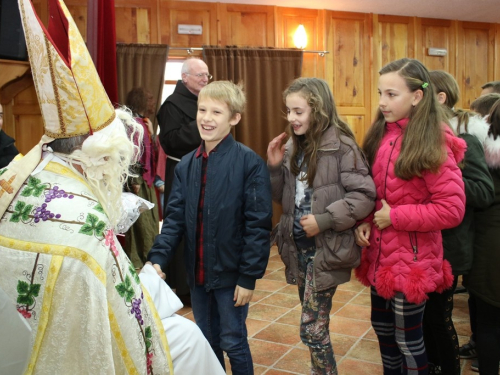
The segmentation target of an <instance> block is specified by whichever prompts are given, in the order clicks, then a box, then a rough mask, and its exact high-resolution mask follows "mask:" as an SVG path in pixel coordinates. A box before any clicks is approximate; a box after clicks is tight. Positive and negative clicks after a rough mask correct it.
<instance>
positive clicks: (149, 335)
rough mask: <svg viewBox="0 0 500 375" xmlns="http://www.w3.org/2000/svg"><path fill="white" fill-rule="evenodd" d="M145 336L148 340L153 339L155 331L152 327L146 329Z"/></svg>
mask: <svg viewBox="0 0 500 375" xmlns="http://www.w3.org/2000/svg"><path fill="white" fill-rule="evenodd" d="M144 335H145V336H146V338H147V339H150V338H152V337H153V331H152V330H151V326H147V327H146V329H145V330H144Z"/></svg>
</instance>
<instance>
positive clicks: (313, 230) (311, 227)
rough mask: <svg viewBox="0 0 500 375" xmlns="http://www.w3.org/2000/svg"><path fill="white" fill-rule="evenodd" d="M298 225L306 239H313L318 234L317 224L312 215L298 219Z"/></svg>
mask: <svg viewBox="0 0 500 375" xmlns="http://www.w3.org/2000/svg"><path fill="white" fill-rule="evenodd" d="M300 225H302V228H303V229H304V232H306V235H307V237H314V236H315V235H317V234H319V227H318V222H317V221H316V218H315V217H314V215H311V214H309V215H305V216H302V217H301V218H300Z"/></svg>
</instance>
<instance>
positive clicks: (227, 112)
mask: <svg viewBox="0 0 500 375" xmlns="http://www.w3.org/2000/svg"><path fill="white" fill-rule="evenodd" d="M245 101H246V99H245V95H244V93H243V91H242V89H241V87H239V86H237V85H235V84H233V83H232V82H228V81H217V82H212V83H210V84H209V85H207V86H205V87H204V88H203V89H202V90H201V91H200V94H199V96H198V112H197V117H196V121H197V124H198V130H199V132H200V135H201V138H202V143H201V145H200V147H198V149H196V150H194V151H193V152H191V153H189V154H187V155H186V156H184V157H183V158H182V160H181V161H180V162H179V164H178V165H177V166H176V168H175V178H174V183H173V185H172V192H171V193H170V197H169V200H168V205H167V212H166V217H165V220H164V222H163V227H162V230H161V233H160V234H159V235H158V236H157V237H156V240H155V243H154V244H153V247H152V249H151V251H150V252H149V255H148V261H150V262H151V263H152V264H153V266H154V267H155V268H156V270H157V271H158V273H159V274H160V276H162V277H163V278H164V277H165V274H164V273H163V271H162V270H164V269H165V267H166V266H167V264H168V262H169V261H170V259H171V258H172V256H173V253H174V251H175V249H176V246H177V244H178V243H179V240H180V239H181V238H182V236H184V238H185V251H184V261H185V263H186V270H187V274H188V284H189V287H190V289H191V304H192V308H193V314H194V318H195V320H196V323H197V324H198V326H199V327H200V329H201V330H202V332H203V334H204V335H205V337H206V338H207V340H208V341H209V342H210V344H211V345H212V348H213V350H214V352H215V354H216V355H217V358H218V359H219V361H220V362H221V364H222V366H223V367H225V366H224V357H223V351H225V352H226V353H227V355H228V357H229V360H230V363H231V370H232V373H233V374H235V375H237V374H253V363H252V356H251V353H250V348H249V346H248V340H247V329H246V325H245V320H246V317H247V315H248V306H249V302H250V300H251V298H252V294H253V290H254V289H255V282H256V280H257V279H259V278H261V277H262V276H263V275H264V272H265V269H266V266H267V262H268V258H269V250H270V231H271V225H272V224H271V217H272V203H271V186H270V179H269V174H268V170H267V166H266V164H265V162H264V161H263V160H262V159H261V158H260V157H259V156H258V155H257V154H256V153H255V152H253V151H252V150H250V149H249V148H248V147H246V146H244V145H242V144H241V143H238V142H236V141H235V140H234V138H233V137H232V135H231V134H230V132H231V128H232V127H233V126H235V125H236V124H238V122H239V121H240V119H241V114H242V113H243V110H244V107H245Z"/></svg>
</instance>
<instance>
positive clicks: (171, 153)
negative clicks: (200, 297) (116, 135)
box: [157, 58, 212, 305]
mask: <svg viewBox="0 0 500 375" xmlns="http://www.w3.org/2000/svg"><path fill="white" fill-rule="evenodd" d="M211 78H212V76H211V75H210V73H209V72H208V66H207V64H205V63H204V62H203V60H200V59H198V58H190V59H187V60H186V61H185V62H184V64H183V65H182V68H181V79H180V80H178V81H177V84H176V86H175V90H174V92H173V93H172V95H170V96H169V97H168V98H167V99H166V100H165V101H164V102H163V104H162V106H161V108H160V110H159V111H158V115H157V118H158V124H159V126H160V137H159V139H160V144H161V147H162V148H163V150H164V151H165V153H166V154H167V163H166V167H165V185H164V189H165V190H164V197H163V199H164V203H163V217H164V218H165V217H166V215H167V212H166V207H167V203H168V197H169V195H170V191H171V189H172V183H173V181H174V169H175V166H176V165H177V163H178V162H179V161H180V159H181V158H182V157H183V156H184V155H186V154H188V153H189V152H191V151H193V150H194V149H196V148H197V147H198V146H199V145H200V143H201V137H200V133H199V132H198V128H197V125H196V113H197V103H198V94H199V93H200V90H201V89H202V88H203V87H205V86H206V85H207V84H208V82H209V80H210V79H211ZM183 254H184V241H181V243H180V244H179V248H178V250H177V251H176V252H175V255H174V258H173V260H172V262H170V264H169V266H168V269H166V270H165V274H166V275H167V276H166V277H167V279H166V281H167V283H168V284H169V285H170V286H171V287H172V288H175V289H176V293H177V295H178V296H179V298H180V299H181V300H182V302H183V303H184V304H185V305H191V301H190V297H189V286H188V284H187V274H186V268H185V265H184V260H183V257H184V255H183Z"/></svg>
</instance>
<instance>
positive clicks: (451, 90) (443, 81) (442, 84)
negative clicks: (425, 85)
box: [429, 70, 470, 134]
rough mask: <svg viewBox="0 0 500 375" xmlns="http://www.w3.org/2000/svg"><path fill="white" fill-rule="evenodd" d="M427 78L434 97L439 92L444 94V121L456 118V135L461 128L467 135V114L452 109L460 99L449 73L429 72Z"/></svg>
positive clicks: (468, 116) (457, 89)
mask: <svg viewBox="0 0 500 375" xmlns="http://www.w3.org/2000/svg"><path fill="white" fill-rule="evenodd" d="M429 76H430V77H431V83H432V86H433V88H434V93H435V94H436V95H438V94H439V93H440V92H442V93H444V94H446V100H445V102H444V103H443V105H442V107H443V110H444V114H445V116H446V119H448V120H450V119H452V118H454V117H456V119H457V133H458V134H460V129H461V128H462V127H463V129H464V131H465V133H467V132H468V128H469V120H470V114H469V112H467V111H464V110H463V109H455V108H454V107H455V105H456V104H457V103H458V99H459V98H460V88H459V87H458V83H457V81H456V80H455V78H454V77H453V76H452V75H451V74H450V73H448V72H445V71H444V70H432V71H430V72H429Z"/></svg>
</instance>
